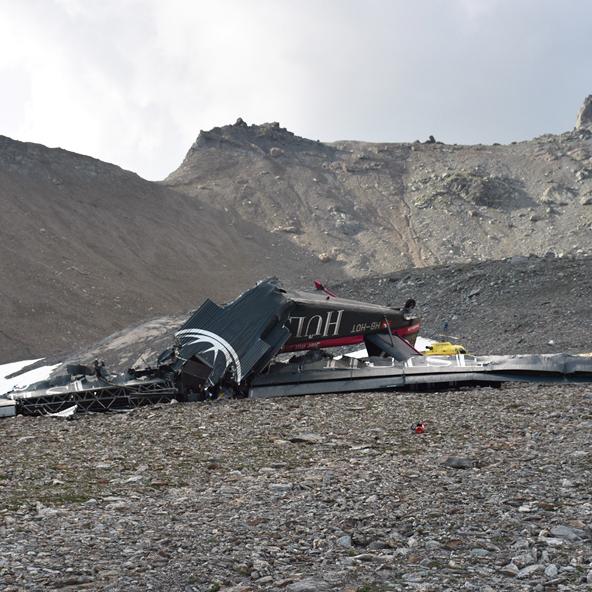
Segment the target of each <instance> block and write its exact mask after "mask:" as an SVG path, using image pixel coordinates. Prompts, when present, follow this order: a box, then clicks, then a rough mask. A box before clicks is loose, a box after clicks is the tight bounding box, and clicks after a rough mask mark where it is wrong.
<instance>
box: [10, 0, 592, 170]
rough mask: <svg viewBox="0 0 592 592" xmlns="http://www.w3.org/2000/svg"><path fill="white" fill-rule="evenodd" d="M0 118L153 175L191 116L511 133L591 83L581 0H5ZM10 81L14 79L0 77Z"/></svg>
mask: <svg viewBox="0 0 592 592" xmlns="http://www.w3.org/2000/svg"><path fill="white" fill-rule="evenodd" d="M0 15H1V18H0V76H1V78H2V81H3V88H4V89H5V92H3V93H2V94H1V95H0V107H1V109H0V125H1V126H2V127H1V128H0V133H3V134H5V135H9V136H11V137H16V138H18V139H24V140H30V141H37V142H41V143H45V144H48V145H60V146H62V147H64V148H67V149H70V150H74V151H77V152H83V153H86V154H91V155H93V156H96V157H98V158H101V159H103V160H107V161H110V162H115V163H117V164H120V165H121V166H124V167H126V168H130V169H132V170H135V171H137V172H138V173H140V174H141V175H143V176H145V177H147V178H162V177H164V176H165V175H166V174H168V173H169V172H170V171H171V170H173V169H174V168H176V166H177V165H178V164H179V162H180V160H181V159H182V157H183V155H184V153H185V152H186V150H187V149H188V147H189V145H190V144H191V143H192V141H193V140H194V138H195V136H196V135H197V133H198V131H199V129H209V128H210V127H212V126H214V125H223V124H226V123H231V122H233V121H234V120H235V119H236V117H238V116H239V115H240V116H242V117H244V118H245V119H246V120H247V121H249V122H263V121H270V120H279V121H281V123H282V124H283V125H286V126H287V127H288V128H290V129H292V130H293V131H295V132H296V133H300V134H302V135H306V136H308V137H312V138H320V139H324V140H335V139H366V140H379V141H387V140H388V141H405V140H414V139H415V138H425V137H427V135H429V134H430V133H433V134H435V135H436V136H437V137H441V138H442V139H444V140H447V141H454V142H479V141H483V142H488V141H489V142H491V141H509V140H512V139H520V138H524V137H529V136H532V135H536V134H538V133H543V132H545V131H561V130H563V129H568V128H569V127H571V126H572V124H573V123H572V122H573V120H574V118H575V111H576V109H577V107H578V104H579V103H580V102H581V100H582V99H583V97H584V96H585V95H586V94H589V93H590V92H592V85H591V81H590V78H589V72H590V71H591V66H592V36H590V35H589V31H590V30H591V27H592V5H590V4H588V3H584V2H579V1H578V0H568V1H566V2H562V3H557V2H553V1H552V0H518V1H516V2H505V1H502V0H416V1H414V2H408V1H403V0H367V1H361V0H360V1H354V0H325V1H323V2H318V1H313V0H300V1H299V2H290V1H289V0H251V1H250V2H244V0H242V1H241V0H217V1H216V2H205V1H183V0H169V1H167V2H164V1H161V0H147V1H140V0H124V1H122V0H119V1H115V0H103V1H102V2H89V1H88V0H54V1H53V2H52V1H49V0H46V1H43V0H20V1H19V2H13V1H12V0H0ZM6 89H8V92H6Z"/></svg>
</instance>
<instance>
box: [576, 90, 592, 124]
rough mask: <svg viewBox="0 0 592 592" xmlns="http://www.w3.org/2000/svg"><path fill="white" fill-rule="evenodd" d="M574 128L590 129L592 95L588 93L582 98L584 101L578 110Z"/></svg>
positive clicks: (591, 122) (591, 121)
mask: <svg viewBox="0 0 592 592" xmlns="http://www.w3.org/2000/svg"><path fill="white" fill-rule="evenodd" d="M576 129H577V130H581V129H587V130H590V131H592V95H588V96H587V97H586V98H585V99H584V103H583V104H582V106H581V107H580V110H579V111H578V115H577V117H576Z"/></svg>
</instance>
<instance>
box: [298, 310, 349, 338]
mask: <svg viewBox="0 0 592 592" xmlns="http://www.w3.org/2000/svg"><path fill="white" fill-rule="evenodd" d="M342 316H343V310H330V311H328V312H327V313H326V314H325V315H324V317H323V315H320V314H316V315H313V316H312V317H288V324H289V325H290V330H291V331H292V336H293V337H318V336H319V335H320V336H322V337H329V336H331V337H334V336H335V335H339V327H340V325H341V317H342Z"/></svg>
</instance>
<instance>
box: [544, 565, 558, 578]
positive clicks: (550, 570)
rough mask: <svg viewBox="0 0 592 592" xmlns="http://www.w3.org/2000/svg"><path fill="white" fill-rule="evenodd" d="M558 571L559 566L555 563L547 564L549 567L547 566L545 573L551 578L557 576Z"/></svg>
mask: <svg viewBox="0 0 592 592" xmlns="http://www.w3.org/2000/svg"><path fill="white" fill-rule="evenodd" d="M558 573H559V570H558V569H557V566H556V565H555V564H554V563H551V564H549V565H547V567H546V568H545V575H546V576H547V577H548V578H550V579H553V578H556V577H557V574H558Z"/></svg>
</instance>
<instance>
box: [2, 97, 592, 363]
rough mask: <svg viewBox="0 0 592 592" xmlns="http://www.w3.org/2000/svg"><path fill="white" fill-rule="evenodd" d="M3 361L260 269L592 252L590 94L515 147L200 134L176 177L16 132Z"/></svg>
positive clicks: (96, 332) (275, 127) (5, 198)
mask: <svg viewBox="0 0 592 592" xmlns="http://www.w3.org/2000/svg"><path fill="white" fill-rule="evenodd" d="M0 203H1V204H2V216H1V217H0V236H1V237H2V241H0V276H1V277H2V279H3V281H2V284H1V286H0V291H1V294H2V298H1V299H0V360H1V361H3V362H6V361H10V360H13V359H18V358H23V357H33V356H42V355H48V354H55V353H58V352H65V351H67V350H73V349H77V348H78V347H79V346H81V345H84V344H88V343H92V342H94V341H95V340H96V339H98V338H100V337H104V336H105V335H108V334H110V333H112V332H113V331H116V330H118V329H122V328H124V327H126V326H127V325H129V324H130V323H134V322H138V321H140V320H142V319H151V318H154V317H156V316H159V315H162V314H176V313H181V312H184V311H186V310H189V309H191V308H193V307H195V306H196V305H197V304H198V303H199V302H201V301H202V299H203V298H204V297H205V296H210V297H213V298H216V299H219V300H225V299H226V298H228V297H230V296H232V295H235V294H236V293H237V292H238V291H240V290H241V289H243V288H246V287H247V286H249V285H252V283H253V282H254V281H255V280H257V279H259V278H260V277H264V276H268V275H279V276H281V277H282V278H283V279H284V281H286V282H287V283H288V284H300V285H302V284H308V282H309V281H310V280H311V279H313V277H315V276H321V277H322V278H323V279H325V280H329V281H330V280H335V279H339V278H341V279H344V278H346V277H348V276H349V277H361V276H366V275H375V274H380V273H389V272H392V271H393V270H398V269H408V268H411V267H417V268H423V267H426V266H431V265H442V264H460V263H465V262H467V261H479V260H485V259H488V260H496V259H501V258H504V257H509V256H520V255H528V254H530V253H534V254H538V255H544V254H545V253H547V252H553V253H555V254H557V255H566V254H567V255H573V256H583V255H586V254H590V253H591V252H592V247H591V245H592V240H591V239H592V98H590V97H589V98H588V99H587V101H586V102H585V104H584V105H583V107H582V109H581V111H580V113H579V115H578V119H577V127H576V129H575V130H574V131H572V132H566V133H565V134H561V135H558V136H551V135H547V136H541V137H540V138H536V139H534V140H530V141H525V142H519V143H515V144H511V145H507V146H498V145H494V146H481V145H479V146H456V145H452V146H451V145H446V144H442V143H439V142H436V141H429V142H427V143H420V142H417V143H413V144H370V143H364V142H336V143H332V144H326V143H321V142H316V141H313V140H307V139H304V138H299V137H297V136H295V135H294V134H292V133H290V132H288V131H287V130H285V129H283V128H281V127H280V126H279V124H263V125H252V126H248V125H247V124H245V123H244V122H243V121H242V120H240V119H239V120H238V121H237V123H236V124H235V125H232V126H225V127H222V128H214V129H213V130H211V131H209V132H202V133H200V135H199V137H198V138H197V141H196V142H195V144H194V145H193V146H192V147H191V149H190V151H189V153H188V154H187V157H186V158H185V160H184V162H183V163H182V165H181V166H180V167H179V169H177V170H176V171H174V172H173V173H171V175H169V177H168V178H167V179H166V180H165V181H163V182H161V183H153V182H149V181H145V180H143V179H141V178H140V177H138V176H137V175H135V174H133V173H130V172H128V171H123V170H122V169H120V168H119V167H117V166H114V165H110V164H107V163H103V162H101V161H98V160H95V159H93V158H89V157H86V156H81V155H77V154H73V153H70V152H66V151H64V150H60V149H48V148H45V147H43V146H40V145H36V144H28V143H22V142H16V141H14V140H10V139H9V138H5V137H0Z"/></svg>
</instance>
